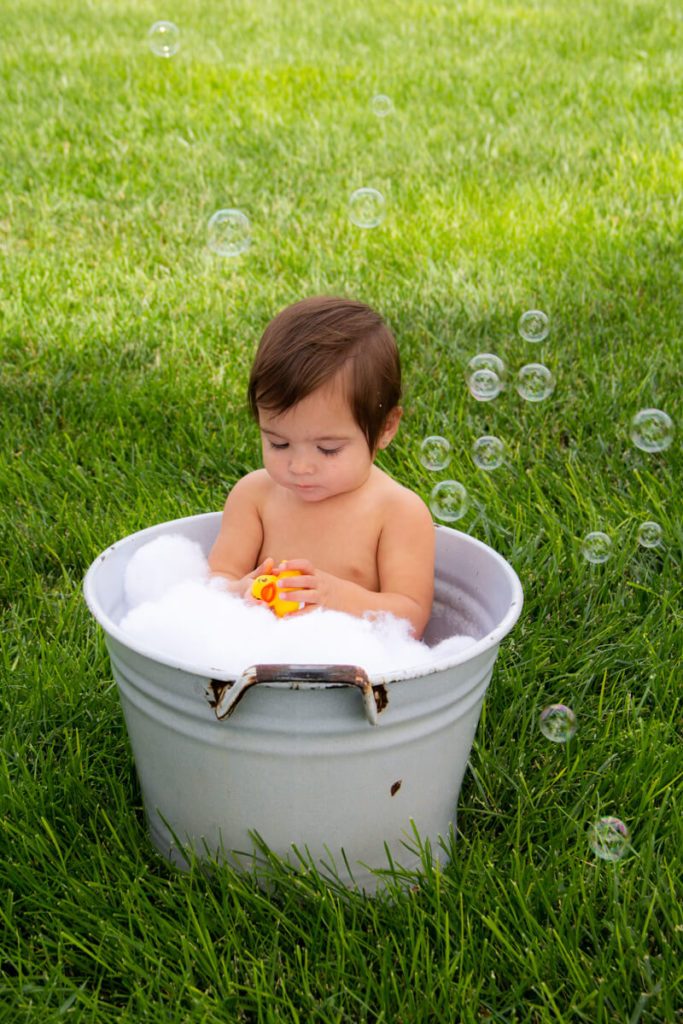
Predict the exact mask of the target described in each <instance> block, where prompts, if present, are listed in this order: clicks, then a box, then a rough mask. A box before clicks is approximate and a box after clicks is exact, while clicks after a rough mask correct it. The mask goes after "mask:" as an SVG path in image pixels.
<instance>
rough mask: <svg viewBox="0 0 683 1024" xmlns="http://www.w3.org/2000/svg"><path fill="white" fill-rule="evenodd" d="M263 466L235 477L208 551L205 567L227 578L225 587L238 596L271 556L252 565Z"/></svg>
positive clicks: (258, 536) (259, 534) (259, 536)
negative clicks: (235, 481) (236, 479)
mask: <svg viewBox="0 0 683 1024" xmlns="http://www.w3.org/2000/svg"><path fill="white" fill-rule="evenodd" d="M263 483H264V470H257V471H256V472H255V473H249V474H248V475H247V476H245V477H243V478H242V479H241V480H239V481H238V482H237V483H236V484H235V486H234V487H233V488H232V490H231V491H230V493H229V494H228V497H227V500H226V502H225V507H224V509H223V516H222V518H221V525H220V529H219V531H218V536H217V537H216V540H215V543H214V545H213V547H212V548H211V551H210V552H209V568H210V569H211V572H212V573H213V574H214V575H216V576H222V577H223V578H224V579H226V580H227V581H228V586H229V589H230V590H232V591H234V592H235V593H236V594H240V595H241V596H242V597H244V596H245V595H247V594H249V593H250V592H251V583H252V581H253V580H254V579H255V578H256V577H257V576H259V575H261V573H265V572H270V571H271V569H272V567H273V559H272V558H267V559H266V560H265V562H263V563H262V564H261V565H259V566H256V559H257V558H258V555H259V551H260V550H261V544H262V543H263V526H262V524H261V515H260V512H259V508H260V500H259V499H260V496H261V494H262V488H263Z"/></svg>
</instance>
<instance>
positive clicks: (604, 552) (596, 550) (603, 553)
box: [581, 530, 612, 565]
mask: <svg viewBox="0 0 683 1024" xmlns="http://www.w3.org/2000/svg"><path fill="white" fill-rule="evenodd" d="M581 550H582V552H583V557H584V558H585V559H586V561H587V562H593V564H594V565H599V564H600V562H606V561H607V559H608V558H609V556H610V555H611V554H612V541H611V540H610V538H609V537H608V536H607V534H606V533H600V531H599V530H595V531H594V532H593V533H587V534H586V536H585V537H584V538H583V543H582V545H581Z"/></svg>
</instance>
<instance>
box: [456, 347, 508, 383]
mask: <svg viewBox="0 0 683 1024" xmlns="http://www.w3.org/2000/svg"><path fill="white" fill-rule="evenodd" d="M477 370H492V371H493V372H494V373H495V374H497V376H498V377H500V379H501V380H503V378H504V376H505V363H504V362H503V360H502V359H501V358H500V356H496V355H494V354H493V352H477V354H476V356H472V358H471V359H470V361H469V363H468V364H467V368H466V370H465V378H466V380H469V378H470V377H471V376H472V374H473V373H476V371H477Z"/></svg>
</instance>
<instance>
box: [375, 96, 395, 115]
mask: <svg viewBox="0 0 683 1024" xmlns="http://www.w3.org/2000/svg"><path fill="white" fill-rule="evenodd" d="M372 112H373V114H377V117H388V116H389V114H393V112H394V104H393V103H392V101H391V99H390V97H389V96H385V95H384V93H383V92H380V93H378V94H377V95H376V96H374V97H373V100H372Z"/></svg>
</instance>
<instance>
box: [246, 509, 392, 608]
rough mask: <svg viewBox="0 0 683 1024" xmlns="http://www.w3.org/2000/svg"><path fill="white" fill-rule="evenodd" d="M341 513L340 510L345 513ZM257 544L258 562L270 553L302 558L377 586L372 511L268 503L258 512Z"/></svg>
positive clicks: (376, 540) (278, 557)
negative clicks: (259, 532) (259, 533)
mask: <svg viewBox="0 0 683 1024" xmlns="http://www.w3.org/2000/svg"><path fill="white" fill-rule="evenodd" d="M345 513H346V514H345ZM262 520H263V545H262V548H261V551H260V553H259V561H262V560H263V559H264V558H267V557H268V556H270V557H271V558H274V559H275V563H276V565H277V564H278V563H279V562H281V561H283V560H285V559H294V558H307V559H308V560H309V561H310V562H312V563H313V565H314V566H315V567H316V568H318V569H322V570H324V571H325V572H330V573H333V574H334V575H335V576H339V577H341V578H342V579H346V580H351V581H353V582H354V583H358V584H360V585H361V586H364V587H366V588H367V589H368V590H378V589H379V577H378V573H377V546H378V543H379V534H380V523H379V517H378V516H377V514H376V512H375V511H372V510H367V509H363V508H362V507H361V508H357V507H356V508H354V509H353V511H352V509H351V506H349V507H348V508H347V509H345V508H344V506H336V507H335V506H331V507H329V508H325V507H324V506H322V505H321V504H320V503H314V504H311V505H309V506H306V505H304V506H303V507H299V508H292V507H291V506H289V505H286V504H284V503H277V502H268V503H267V504H266V506H265V507H264V508H263V510H262Z"/></svg>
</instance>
